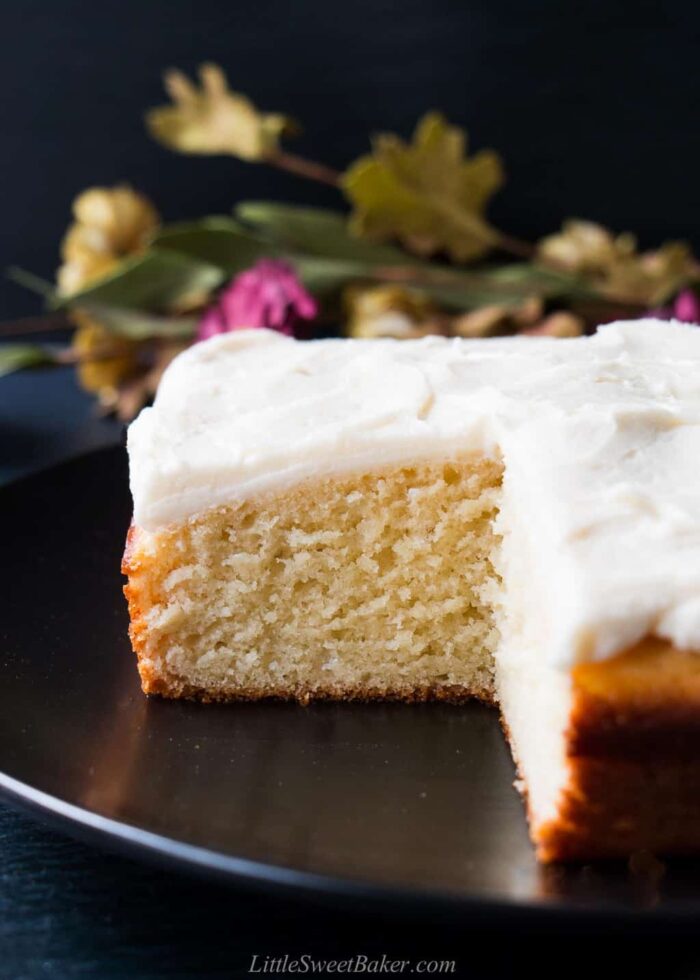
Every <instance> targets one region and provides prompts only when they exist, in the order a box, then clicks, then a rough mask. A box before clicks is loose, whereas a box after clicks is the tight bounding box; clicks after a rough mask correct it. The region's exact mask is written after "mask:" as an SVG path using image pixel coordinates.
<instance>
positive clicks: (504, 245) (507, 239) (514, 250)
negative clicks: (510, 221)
mask: <svg viewBox="0 0 700 980" xmlns="http://www.w3.org/2000/svg"><path fill="white" fill-rule="evenodd" d="M497 236H498V237H497V239H496V241H497V245H498V247H499V248H500V249H502V251H504V252H510V253H511V255H517V256H518V258H521V259H531V258H532V256H533V255H534V254H535V251H536V250H535V246H534V245H532V244H531V243H530V242H525V241H523V240H522V239H520V238H514V237H513V236H512V235H506V234H505V233H504V232H502V231H499V232H497Z"/></svg>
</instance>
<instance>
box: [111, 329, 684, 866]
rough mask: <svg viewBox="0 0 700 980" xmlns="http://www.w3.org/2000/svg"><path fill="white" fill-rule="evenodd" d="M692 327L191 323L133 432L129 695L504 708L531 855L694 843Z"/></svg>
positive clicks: (568, 855) (127, 566) (679, 847)
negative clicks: (412, 328) (386, 337)
mask: <svg viewBox="0 0 700 980" xmlns="http://www.w3.org/2000/svg"><path fill="white" fill-rule="evenodd" d="M698 368H700V332H697V333H696V328H692V327H684V326H680V325H669V324H665V323H664V324H660V323H656V322H653V321H640V322H637V323H629V324H618V325H612V326H609V327H606V328H604V329H602V330H601V331H599V333H598V334H597V335H596V336H595V337H593V338H583V339H580V340H573V341H558V340H556V341H555V340H547V339H538V340H534V339H522V340H517V339H516V340H507V341H476V342H473V341H472V342H470V341H461V340H457V341H446V340H442V339H438V338H426V339H424V340H421V341H316V342H307V343H298V342H295V341H292V340H289V339H286V338H281V337H279V336H278V335H273V334H269V333H267V332H265V331H244V332H239V333H236V334H231V335H227V336H224V337H221V338H216V339H214V340H212V341H208V342H206V343H203V344H199V345H196V346H195V347H194V348H192V349H190V350H189V351H188V352H186V353H185V354H184V355H181V356H180V357H179V358H178V359H176V361H175V362H174V363H173V364H172V365H171V367H170V368H169V369H168V371H167V372H166V374H165V376H164V378H163V381H162V384H161V387H160V390H159V393H158V396H157V399H156V403H155V405H154V407H153V408H152V409H147V410H145V411H144V412H143V413H142V414H141V416H140V417H139V419H138V420H137V421H136V422H135V423H134V424H133V425H132V427H131V429H130V433H129V453H130V461H131V482H132V490H133V496H134V523H133V526H132V528H131V530H130V532H129V540H128V544H127V550H126V554H125V559H124V571H125V573H126V574H127V576H128V580H129V581H128V584H127V586H126V594H127V597H128V600H129V609H130V617H131V637H132V642H133V646H134V649H135V651H136V654H137V657H138V663H139V670H140V673H141V678H142V684H143V688H144V690H145V691H146V692H147V693H157V694H162V695H165V696H168V697H195V698H199V699H201V700H205V701H206V700H236V699H241V698H262V697H278V698H296V699H298V700H300V701H303V702H306V701H308V700H309V699H312V698H336V699H348V698H400V699H403V700H409V701H410V700H416V699H428V698H443V699H451V700H459V699H463V698H466V697H478V698H481V699H484V700H488V701H494V702H496V703H497V704H498V705H499V706H500V710H501V715H502V719H503V723H504V728H505V730H506V733H507V735H508V737H509V739H510V743H511V746H512V749H513V754H514V758H515V761H516V764H517V766H518V769H519V779H520V787H521V789H522V790H523V792H524V793H525V794H526V797H527V804H528V812H529V817H530V826H531V832H532V836H533V839H534V841H535V843H536V845H537V847H538V854H539V856H540V857H541V858H542V859H543V860H545V861H551V860H558V859H588V858H594V857H605V856H619V855H627V854H629V853H631V852H632V851H634V850H637V849H640V848H647V849H651V850H662V851H665V852H693V851H698V850H700V764H698V763H697V762H696V761H695V759H696V758H697V755H698V749H699V748H700V656H699V655H698V651H700V492H699V488H698V480H697V475H696V472H695V470H696V464H695V462H694V461H695V460H696V459H697V458H698V454H699V453H700V381H699V380H698V379H699V378H700V371H699V370H698Z"/></svg>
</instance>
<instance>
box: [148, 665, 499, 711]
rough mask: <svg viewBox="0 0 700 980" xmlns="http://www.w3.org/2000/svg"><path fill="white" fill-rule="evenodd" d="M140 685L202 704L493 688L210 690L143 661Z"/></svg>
mask: <svg viewBox="0 0 700 980" xmlns="http://www.w3.org/2000/svg"><path fill="white" fill-rule="evenodd" d="M139 671H140V675H141V686H142V689H143V691H144V693H145V694H155V695H159V696H160V697H164V698H183V699H185V700H189V701H200V702H202V703H203V704H211V703H215V702H235V701H264V700H270V701H296V702H297V703H298V704H301V705H308V704H310V703H311V702H312V701H403V702H405V703H407V704H412V703H418V702H426V701H442V702H445V703H448V704H464V702H465V701H472V700H478V701H482V702H484V703H485V704H489V705H493V704H495V700H494V695H493V691H492V690H490V689H486V688H472V687H470V688H467V687H462V686H460V685H458V684H450V685H445V686H440V685H427V684H426V685H422V686H418V687H413V686H401V685H396V686H394V687H375V686H372V685H364V686H357V687H348V686H345V685H342V686H341V685H333V684H330V685H327V686H325V687H314V688H309V687H298V688H289V687H273V686H269V687H236V688H231V689H229V690H227V689H225V688H224V689H218V690H216V691H211V690H208V689H206V688H202V687H196V686H194V685H191V684H186V683H177V682H175V683H174V682H172V681H169V680H167V679H166V678H164V677H161V676H159V675H158V674H156V673H151V671H150V670H149V669H148V667H147V665H145V664H143V662H142V663H141V664H140V665H139Z"/></svg>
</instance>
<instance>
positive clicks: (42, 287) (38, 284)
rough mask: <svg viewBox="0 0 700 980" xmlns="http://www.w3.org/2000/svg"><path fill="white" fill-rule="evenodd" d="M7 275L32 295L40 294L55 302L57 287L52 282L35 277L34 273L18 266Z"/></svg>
mask: <svg viewBox="0 0 700 980" xmlns="http://www.w3.org/2000/svg"><path fill="white" fill-rule="evenodd" d="M5 274H6V276H7V278H8V279H10V280H11V281H12V282H16V283H17V285H18V286H23V287H24V288H25V289H29V290H30V292H32V293H38V295H39V296H44V297H45V298H46V299H47V300H50V301H51V300H53V299H54V297H55V295H56V287H55V286H54V284H53V283H52V282H48V281H47V280H46V279H42V278H41V276H36V275H34V273H33V272H29V271H28V270H27V269H21V268H20V267H19V266H18V265H11V266H10V267H9V269H7V271H6V273H5Z"/></svg>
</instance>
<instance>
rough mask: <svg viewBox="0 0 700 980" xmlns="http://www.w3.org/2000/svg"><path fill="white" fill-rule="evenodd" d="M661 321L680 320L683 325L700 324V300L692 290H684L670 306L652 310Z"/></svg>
mask: <svg viewBox="0 0 700 980" xmlns="http://www.w3.org/2000/svg"><path fill="white" fill-rule="evenodd" d="M650 313H651V315H652V316H656V317H658V318H659V319H660V320H680V321H681V322H682V323H699V324H700V299H698V297H697V294H696V293H694V292H693V290H692V289H682V290H681V291H680V293H679V294H678V295H677V296H676V298H675V299H674V301H673V302H672V303H671V304H670V305H669V306H662V307H661V309H658V310H650Z"/></svg>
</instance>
